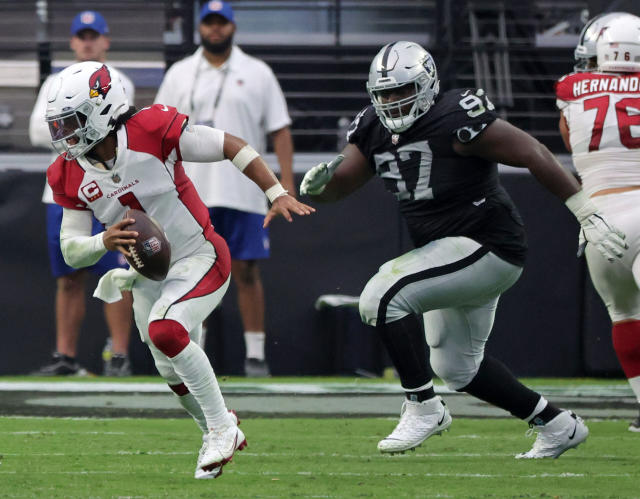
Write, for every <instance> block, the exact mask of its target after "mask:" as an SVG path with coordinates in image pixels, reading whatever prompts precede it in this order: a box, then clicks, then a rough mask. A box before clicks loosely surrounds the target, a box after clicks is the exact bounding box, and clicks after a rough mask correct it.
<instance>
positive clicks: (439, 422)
mask: <svg viewBox="0 0 640 499" xmlns="http://www.w3.org/2000/svg"><path fill="white" fill-rule="evenodd" d="M445 414H446V413H444V412H443V413H442V417H441V418H440V421H438V426H440V425H441V424H442V423H443V422H444V416H445Z"/></svg>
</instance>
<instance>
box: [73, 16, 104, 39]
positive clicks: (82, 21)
mask: <svg viewBox="0 0 640 499" xmlns="http://www.w3.org/2000/svg"><path fill="white" fill-rule="evenodd" d="M83 29H91V30H93V31H95V32H97V33H99V34H101V35H106V34H108V33H109V26H107V21H105V20H104V17H102V14H100V12H96V11H95V10H85V11H83V12H80V14H78V15H77V16H76V17H74V18H73V21H71V35H72V36H74V35H77V34H78V32H80V31H82V30H83Z"/></svg>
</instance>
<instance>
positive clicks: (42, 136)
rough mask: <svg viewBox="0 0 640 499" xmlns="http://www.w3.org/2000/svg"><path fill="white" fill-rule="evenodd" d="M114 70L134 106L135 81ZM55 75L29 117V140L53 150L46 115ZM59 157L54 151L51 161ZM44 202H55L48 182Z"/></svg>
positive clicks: (47, 82)
mask: <svg viewBox="0 0 640 499" xmlns="http://www.w3.org/2000/svg"><path fill="white" fill-rule="evenodd" d="M114 72H115V73H116V74H117V75H119V76H120V79H121V80H122V85H123V86H124V91H125V93H126V94H127V98H128V99H129V105H131V106H132V105H133V103H134V101H135V97H136V94H135V87H134V86H133V83H132V82H131V80H130V79H129V78H127V77H126V76H125V75H124V74H122V72H120V71H117V70H115V69H114ZM55 76H56V75H55V74H51V75H49V76H47V79H46V80H45V81H44V83H43V84H42V86H41V87H40V92H38V97H37V99H36V103H35V105H34V106H33V111H31V117H30V118H29V140H31V145H34V146H37V147H47V148H49V149H51V150H53V146H52V145H51V135H50V134H49V126H48V125H47V122H46V121H45V119H44V115H45V112H46V110H47V93H48V92H49V85H51V82H52V81H53V79H54V78H55ZM57 157H58V155H57V154H56V153H54V154H53V156H52V157H51V162H52V163H53V161H55V159H56V158H57ZM42 202H43V203H48V204H53V203H54V201H53V194H52V192H51V187H49V184H48V183H46V182H45V185H44V192H43V194H42Z"/></svg>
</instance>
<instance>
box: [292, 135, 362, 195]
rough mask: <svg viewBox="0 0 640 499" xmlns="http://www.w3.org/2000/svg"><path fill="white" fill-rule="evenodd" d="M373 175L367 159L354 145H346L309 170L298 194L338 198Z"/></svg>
mask: <svg viewBox="0 0 640 499" xmlns="http://www.w3.org/2000/svg"><path fill="white" fill-rule="evenodd" d="M371 177H373V170H371V169H370V168H369V164H368V161H367V158H366V157H365V156H364V155H363V154H362V153H361V152H360V149H358V147H357V146H355V145H353V144H348V145H347V146H346V147H345V148H344V150H343V151H342V153H341V154H338V155H337V156H336V157H335V158H333V159H332V160H331V161H330V162H328V163H320V164H318V165H316V166H314V167H313V168H311V170H309V171H308V172H307V173H306V174H305V175H304V178H303V179H302V183H301V184H300V195H308V196H310V197H311V198H312V199H314V200H317V201H337V200H339V199H342V198H344V197H346V196H348V195H349V194H351V193H352V192H354V191H356V190H357V189H359V188H360V187H362V186H363V185H364V184H365V183H367V181H368V180H369V179H370V178H371Z"/></svg>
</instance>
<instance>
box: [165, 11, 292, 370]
mask: <svg viewBox="0 0 640 499" xmlns="http://www.w3.org/2000/svg"><path fill="white" fill-rule="evenodd" d="M198 30H199V32H200V38H201V40H202V46H201V47H199V48H198V50H197V51H196V52H195V53H194V54H193V55H191V56H189V57H187V58H185V59H182V60H181V61H178V62H176V63H175V64H174V65H173V66H172V67H171V68H170V69H169V70H168V71H167V74H166V75H165V77H164V80H163V82H162V85H160V89H159V90H158V94H157V96H156V99H155V102H156V103H162V104H166V105H170V106H174V107H176V108H178V110H179V111H180V112H181V113H185V114H187V115H189V116H190V119H191V123H194V124H195V123H198V124H206V125H209V126H215V127H216V128H221V129H223V130H225V131H227V132H228V133H231V134H234V135H238V136H240V137H243V138H244V139H246V140H247V142H249V143H250V144H252V145H253V146H254V147H255V148H256V150H257V151H258V152H259V153H261V154H263V153H264V152H265V150H266V135H267V134H269V135H270V136H271V139H272V142H273V149H274V152H275V154H276V156H277V157H278V162H279V164H280V177H281V179H280V180H281V183H282V185H283V186H284V187H285V189H287V190H288V191H289V193H290V194H291V195H295V187H294V182H293V173H292V163H293V141H292V139H291V132H290V130H289V125H290V124H291V119H290V118H289V114H288V112H287V104H286V101H285V99H284V95H283V93H282V90H281V88H280V85H279V84H278V81H277V80H276V77H275V75H274V74H273V72H272V71H271V69H270V68H269V66H267V65H266V64H265V63H264V62H262V61H260V60H259V59H256V58H254V57H251V56H249V55H247V54H245V53H244V52H243V51H242V50H241V49H240V48H239V47H238V46H236V45H234V44H233V35H234V33H235V31H236V24H235V21H234V14H233V10H232V8H231V5H229V4H228V3H227V2H222V1H211V2H207V3H206V4H204V6H203V7H202V9H201V10H200V25H199V28H198ZM184 166H185V170H186V172H187V174H188V175H189V177H190V178H191V179H192V181H193V183H194V185H195V186H196V189H197V190H198V193H199V195H200V197H201V198H202V200H203V201H204V203H205V204H206V205H207V206H208V207H209V212H210V215H211V221H212V223H213V225H214V227H215V228H216V232H218V233H219V234H220V235H222V236H223V237H224V239H225V240H226V241H227V244H228V245H229V249H230V250H231V258H232V263H231V273H232V275H233V277H234V282H235V285H236V288H237V293H238V295H237V296H238V307H239V308H240V315H241V316H242V323H243V326H244V331H245V333H244V338H245V345H246V360H245V371H246V374H247V376H265V375H268V374H269V369H268V366H267V363H266V361H265V356H264V345H265V332H264V330H265V329H264V293H263V288H262V281H261V279H260V273H259V268H258V264H257V261H258V260H260V259H264V258H268V257H269V237H268V232H267V231H266V230H265V229H263V227H262V220H263V218H264V214H265V213H266V211H267V205H266V200H265V197H264V194H263V193H262V191H260V189H258V188H257V187H256V186H255V184H253V183H252V182H250V181H248V180H247V179H245V178H244V177H243V176H242V175H238V172H237V171H234V170H236V169H235V167H234V166H233V165H232V164H231V162H229V161H223V162H221V163H220V164H218V165H216V167H215V168H202V167H201V166H200V167H198V166H196V165H189V163H184ZM203 338H204V334H203Z"/></svg>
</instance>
